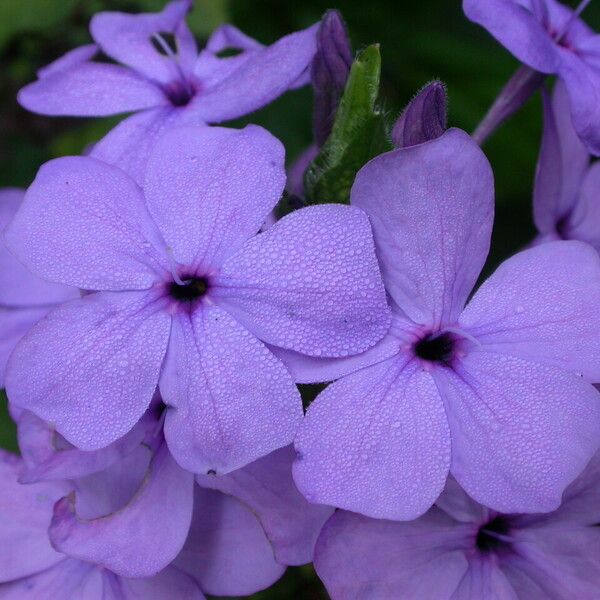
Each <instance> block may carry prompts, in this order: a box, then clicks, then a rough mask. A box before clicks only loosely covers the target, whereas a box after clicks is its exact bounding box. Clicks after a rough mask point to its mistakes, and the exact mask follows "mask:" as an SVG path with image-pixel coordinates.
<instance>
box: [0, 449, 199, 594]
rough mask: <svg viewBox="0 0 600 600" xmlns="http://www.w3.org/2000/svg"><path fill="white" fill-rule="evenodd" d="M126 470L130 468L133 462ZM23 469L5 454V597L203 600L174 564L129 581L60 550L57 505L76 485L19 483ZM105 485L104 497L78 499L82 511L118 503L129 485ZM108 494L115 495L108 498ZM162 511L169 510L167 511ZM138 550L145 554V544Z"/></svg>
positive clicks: (0, 509) (0, 576)
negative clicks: (52, 529)
mask: <svg viewBox="0 0 600 600" xmlns="http://www.w3.org/2000/svg"><path fill="white" fill-rule="evenodd" d="M126 466H127V467H131V466H132V464H131V461H129V463H128V464H127V465H126ZM21 467H22V465H21V460H20V459H19V458H18V457H16V456H13V455H11V454H9V453H7V452H5V451H2V450H0V481H1V485H0V513H1V514H2V516H3V517H2V519H0V543H1V544H2V547H3V548H4V549H5V551H4V552H2V553H1V554H0V595H1V596H2V598H5V599H6V600H13V599H14V600H18V599H19V600H20V599H21V598H85V599H86V600H88V599H89V600H96V599H97V600H106V599H110V600H112V599H114V600H117V599H119V600H122V599H125V600H130V599H131V600H134V599H136V598H141V597H143V598H157V599H158V598H165V597H169V598H176V599H179V598H181V600H184V599H185V600H191V599H192V598H194V599H198V600H200V599H202V598H204V596H203V594H202V592H201V590H200V587H199V585H198V583H197V582H196V581H195V580H194V579H193V577H191V576H190V575H187V574H186V573H184V572H183V571H182V570H180V569H178V568H176V567H174V566H169V567H167V568H165V569H163V570H161V571H160V572H158V573H157V574H156V575H154V576H153V577H149V578H146V579H137V578H136V579H130V578H126V577H122V576H119V575H117V574H115V573H114V572H111V571H110V570H107V569H105V568H103V567H102V566H97V565H95V564H92V563H89V562H84V561H81V560H77V559H75V558H70V557H69V556H67V555H65V554H63V553H61V552H60V551H57V550H56V549H55V548H54V547H53V546H52V545H51V543H50V539H49V537H48V527H49V526H50V523H51V520H52V518H53V517H52V515H53V505H54V503H55V502H57V501H59V499H60V498H61V497H62V496H63V495H64V494H65V493H68V492H69V489H70V488H71V487H72V486H71V484H69V483H68V482H66V481H49V482H39V483H34V484H29V485H22V484H19V483H17V477H18V475H19V471H20V469H21ZM97 483H102V482H97ZM106 483H107V482H105V488H104V490H103V489H102V488H100V489H99V490H98V491H100V492H101V491H104V492H105V495H104V497H103V496H102V495H101V494H98V496H94V495H91V496H89V497H87V496H86V495H85V494H80V495H79V496H78V503H80V504H81V505H82V507H83V508H82V510H84V509H85V510H90V511H94V510H95V509H98V508H100V505H102V501H105V502H110V501H113V500H115V499H116V498H115V496H118V493H119V492H127V485H126V483H125V482H123V481H122V480H121V481H118V480H116V479H114V478H111V479H110V483H111V484H113V485H112V486H111V487H109V486H107V485H106ZM88 488H89V486H87V487H86V486H85V485H84V486H83V487H82V489H85V490H86V491H87V490H88ZM108 492H113V494H112V495H111V496H110V497H108V496H107V493H108ZM61 502H62V501H59V502H58V505H60V504H61ZM94 504H96V506H94ZM162 512H163V513H164V512H165V511H164V508H163V510H162ZM100 520H101V519H100ZM119 533H123V532H119ZM153 539H154V538H153V537H152V536H150V537H148V539H147V540H146V544H151V543H152V541H153ZM115 549H116V548H115ZM138 550H139V552H140V553H141V554H146V552H145V550H146V549H145V548H144V547H143V546H142V547H140V548H138Z"/></svg>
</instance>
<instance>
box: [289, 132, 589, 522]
mask: <svg viewBox="0 0 600 600" xmlns="http://www.w3.org/2000/svg"><path fill="white" fill-rule="evenodd" d="M493 195H494V190H493V179H492V171H491V168H490V165H489V163H488V161H487V159H486V158H485V156H484V155H483V153H482V152H481V150H480V149H479V147H478V146H477V145H476V144H475V143H474V142H473V141H472V139H471V138H470V137H469V136H468V135H467V134H465V133H464V132H462V131H460V130H457V129H450V130H448V131H447V132H446V133H444V134H443V135H442V136H441V137H439V138H437V139H434V140H432V141H430V142H426V143H424V144H421V145H417V146H412V147H407V148H403V149H399V150H395V151H392V152H389V153H387V154H383V155H381V156H379V157H377V158H375V159H373V160H372V161H371V162H370V163H368V164H367V165H366V166H365V167H363V168H362V169H361V171H360V172H359V173H358V175H357V177H356V181H355V183H354V186H353V188H352V194H351V199H352V204H353V205H354V206H357V207H360V208H362V209H363V210H365V212H366V213H367V214H368V215H369V217H370V219H371V224H372V226H373V232H374V236H375V243H376V247H377V253H378V258H379V261H380V264H381V268H382V273H383V278H384V282H385V285H386V289H387V292H388V294H389V297H390V302H391V305H392V312H393V315H394V317H393V323H392V327H391V330H390V333H389V334H388V335H387V336H386V337H385V338H384V339H383V340H382V341H381V342H380V343H379V344H377V345H376V346H375V347H374V348H373V349H371V350H369V351H368V352H366V353H363V355H361V356H358V357H353V358H352V359H350V360H346V361H337V362H332V361H323V360H318V359H305V358H302V357H300V356H299V355H296V354H293V353H289V352H288V353H287V355H286V357H285V360H286V361H287V363H288V365H289V368H290V369H291V370H292V372H293V373H294V374H295V375H296V378H297V380H299V381H311V380H312V381H316V380H321V381H328V380H330V379H332V378H335V377H339V376H340V375H344V374H347V376H345V377H342V378H341V379H340V380H339V381H336V382H335V383H334V384H332V385H331V386H329V387H328V388H327V389H326V390H325V391H324V392H322V393H321V394H320V395H319V397H318V398H317V399H316V400H315V401H314V402H313V403H312V404H311V405H310V407H309V409H308V411H307V414H306V417H305V419H304V422H303V423H302V425H301V426H300V430H299V433H298V436H297V438H296V442H295V444H296V448H297V451H298V460H297V462H296V463H295V465H294V474H295V479H296V483H297V484H298V487H299V488H300V490H301V491H302V492H303V493H304V494H305V495H306V497H307V498H308V499H309V500H311V501H313V502H322V503H324V504H330V505H334V506H338V507H341V508H346V509H348V510H352V511H355V512H360V513H363V514H365V515H368V516H373V517H379V518H389V519H398V520H404V519H412V518H415V517H417V516H418V515H420V514H422V513H424V512H425V511H426V510H427V509H428V508H429V507H430V506H431V505H432V504H433V502H435V500H436V498H437V497H438V496H439V494H440V492H441V491H442V489H443V487H444V484H445V481H446V478H447V475H448V472H451V473H452V474H453V475H454V477H455V478H456V479H457V480H458V482H459V483H460V484H461V485H462V486H463V487H464V489H465V490H466V491H467V492H468V493H469V494H470V495H471V496H472V497H474V498H475V499H476V500H478V501H479V502H481V503H483V504H486V505H487V506H490V507H492V508H494V509H496V510H500V511H503V512H517V511H519V512H533V511H535V512H538V511H539V512H542V511H549V510H553V509H555V508H556V507H557V506H558V505H559V503H560V498H561V494H562V492H563V490H564V488H565V486H566V485H568V484H569V483H570V482H571V481H573V479H575V477H576V476H577V475H579V473H580V472H581V471H582V470H583V468H584V467H585V465H586V463H587V462H588V461H589V460H590V458H591V456H592V455H593V454H594V452H595V451H596V449H597V448H598V446H599V444H600V395H599V393H598V392H597V391H596V389H595V388H594V387H593V385H592V382H598V381H600V338H599V336H598V330H599V328H600V321H599V318H600V316H599V312H598V306H600V258H599V257H598V254H597V252H596V251H595V250H594V249H593V248H592V247H590V246H588V245H587V244H584V243H582V242H577V241H558V242H551V243H548V244H543V245H541V246H537V247H535V248H532V249H529V250H526V251H523V252H520V253H518V254H516V255H515V256H513V257H512V258H510V259H508V260H507V261H506V262H504V263H503V264H502V265H501V266H500V267H499V268H498V269H497V271H496V272H495V273H494V274H493V275H492V276H491V277H490V278H489V279H488V280H487V281H486V282H485V283H484V284H483V285H482V286H481V287H480V288H479V289H478V290H477V292H476V293H475V295H474V296H473V297H472V298H471V299H470V301H469V302H468V304H466V303H467V300H468V299H469V296H470V294H471V291H472V289H473V286H474V284H475V282H476V281H477V279H478V277H479V274H480V271H481V268H482V266H483V264H484V262H485V259H486V256H487V253H488V248H489V243H490V234H491V229H492V219H493ZM465 304H466V306H465Z"/></svg>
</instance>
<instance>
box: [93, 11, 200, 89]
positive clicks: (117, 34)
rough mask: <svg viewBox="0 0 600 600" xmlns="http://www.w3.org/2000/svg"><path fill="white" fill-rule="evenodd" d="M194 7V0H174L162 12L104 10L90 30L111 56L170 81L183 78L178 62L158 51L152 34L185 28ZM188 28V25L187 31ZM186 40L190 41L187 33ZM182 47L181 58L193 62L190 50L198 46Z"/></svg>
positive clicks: (129, 65) (154, 77) (147, 74)
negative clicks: (130, 12) (138, 12)
mask: <svg viewBox="0 0 600 600" xmlns="http://www.w3.org/2000/svg"><path fill="white" fill-rule="evenodd" d="M191 6H192V2H191V0H173V1H172V2H169V3H168V4H167V5H166V6H165V8H164V9H163V10H162V11H161V12H159V13H142V14H135V15H134V14H127V13H121V12H101V13H98V14H97V15H95V16H94V17H93V19H92V21H91V23H90V32H91V34H92V37H93V38H94V41H95V42H96V43H97V44H98V45H99V46H100V48H102V50H103V52H105V53H106V54H107V55H108V56H110V57H111V58H113V59H114V60H116V61H117V62H120V63H123V64H124V65H127V66H128V67H131V68H132V69H134V70H135V71H137V72H138V73H141V74H142V75H144V76H146V77H147V78H148V79H151V80H153V81H158V82H160V83H162V84H168V83H169V82H170V81H171V80H173V79H174V78H178V77H180V73H179V71H178V68H177V64H178V61H176V60H174V59H172V58H170V57H169V56H164V55H163V54H161V53H160V52H158V51H157V50H156V49H155V47H154V45H153V44H152V36H153V35H154V34H161V33H162V34H164V33H170V34H173V33H177V32H178V31H181V29H182V28H183V27H185V17H186V15H187V13H188V12H189V10H190V8H191ZM186 29H187V27H185V29H184V31H185V30H186ZM184 36H185V34H184ZM177 41H179V40H177ZM184 41H188V39H187V36H185V37H184ZM178 50H179V51H181V50H183V56H179V59H180V61H181V62H182V63H183V64H189V63H190V56H189V53H190V50H191V51H193V53H194V54H195V47H191V48H190V47H189V44H184V45H183V48H181V44H178ZM186 51H187V52H186Z"/></svg>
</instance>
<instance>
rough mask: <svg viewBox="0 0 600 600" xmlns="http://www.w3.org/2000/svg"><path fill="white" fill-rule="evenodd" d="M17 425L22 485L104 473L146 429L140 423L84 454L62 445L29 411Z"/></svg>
mask: <svg viewBox="0 0 600 600" xmlns="http://www.w3.org/2000/svg"><path fill="white" fill-rule="evenodd" d="M17 425H18V429H17V432H18V439H19V449H20V451H21V455H22V456H23V461H24V465H23V470H22V472H21V476H20V481H21V482H22V483H31V482H35V481H48V480H54V479H76V478H78V477H83V476H85V475H89V474H91V473H96V472H98V471H101V470H102V469H106V468H107V467H109V466H111V465H112V464H114V463H115V462H117V461H119V460H120V459H122V458H124V457H125V456H126V455H127V454H129V453H130V452H132V451H133V450H134V449H135V448H136V447H137V446H139V445H140V444H141V443H142V441H143V439H144V436H145V434H146V429H147V422H146V421H143V420H141V421H139V422H138V423H137V424H136V425H135V426H134V427H133V429H132V430H131V431H129V432H128V433H126V434H125V435H124V436H123V437H122V438H120V439H118V440H117V441H115V442H113V443H112V444H110V445H108V446H106V447H105V448H101V449H100V450H93V451H91V452H86V451H84V450H79V449H78V448H76V447H74V446H72V445H71V444H69V443H68V442H66V440H64V438H62V436H61V435H60V434H58V433H57V432H56V430H55V429H54V428H53V427H52V426H51V425H50V424H49V423H46V422H45V421H43V420H42V419H40V418H39V417H36V416H35V415H34V414H33V413H31V412H29V411H24V412H23V414H22V415H21V417H20V418H19V421H18V424H17Z"/></svg>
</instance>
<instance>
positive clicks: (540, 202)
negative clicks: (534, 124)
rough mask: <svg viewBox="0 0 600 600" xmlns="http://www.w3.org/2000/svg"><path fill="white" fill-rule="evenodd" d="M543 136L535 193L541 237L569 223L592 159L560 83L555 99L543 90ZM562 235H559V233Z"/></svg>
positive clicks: (555, 89)
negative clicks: (573, 122)
mask: <svg viewBox="0 0 600 600" xmlns="http://www.w3.org/2000/svg"><path fill="white" fill-rule="evenodd" d="M542 98H543V100H544V134H543V136H542V143H541V147H540V155H539V158H538V163H537V170H536V177H535V187H534V190H533V213H534V220H535V224H536V226H537V228H538V230H539V231H540V233H542V234H556V233H557V231H558V229H559V228H560V225H561V220H564V219H568V218H569V215H570V213H571V211H572V209H573V207H574V205H575V203H576V201H577V196H578V194H579V188H580V186H581V182H582V180H583V177H584V175H585V172H586V169H587V168H588V165H589V162H590V158H589V155H588V153H587V150H586V149H585V146H584V145H583V144H582V143H581V141H580V139H579V137H578V136H577V134H576V133H575V130H574V129H573V125H572V123H571V114H570V109H569V99H568V97H567V92H566V89H565V87H564V85H563V84H562V82H561V81H557V83H556V85H555V88H554V95H553V97H552V99H551V98H550V96H549V95H548V93H547V92H546V91H545V90H544V93H543V94H542ZM558 233H560V232H558Z"/></svg>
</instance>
